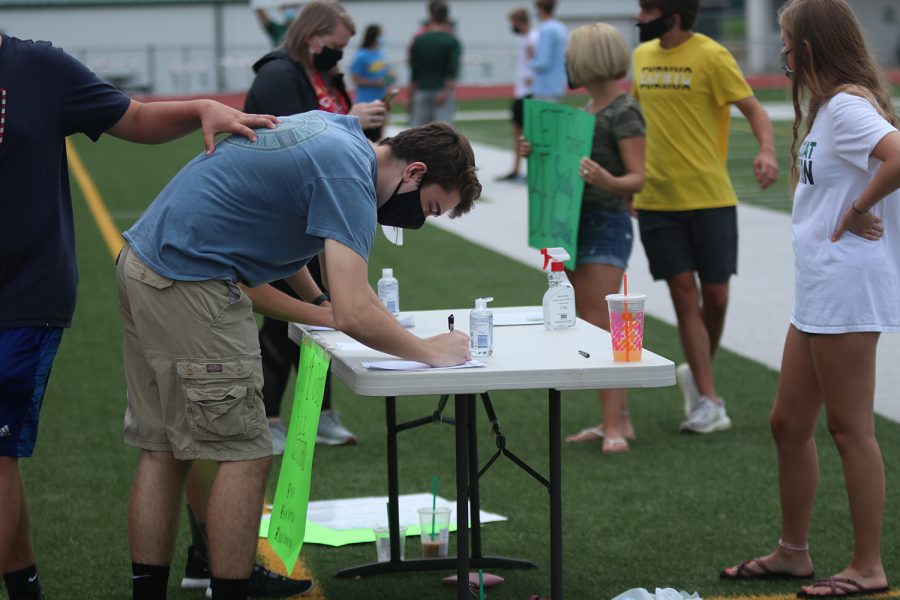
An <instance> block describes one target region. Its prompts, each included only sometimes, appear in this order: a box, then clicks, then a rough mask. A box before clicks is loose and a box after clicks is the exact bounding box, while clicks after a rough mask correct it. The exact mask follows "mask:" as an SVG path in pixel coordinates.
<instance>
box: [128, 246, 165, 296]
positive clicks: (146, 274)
mask: <svg viewBox="0 0 900 600" xmlns="http://www.w3.org/2000/svg"><path fill="white" fill-rule="evenodd" d="M125 274H126V275H127V276H128V277H130V278H131V279H134V280H136V281H140V282H141V283H146V284H147V285H149V286H152V287H155V288H156V289H158V290H164V289H166V288H167V287H171V286H172V284H174V283H175V281H174V280H172V279H169V278H168V277H166V276H164V275H160V274H159V273H157V272H156V271H154V270H153V269H151V268H150V267H148V266H147V265H145V264H144V263H143V261H141V259H140V258H138V257H137V255H136V254H135V253H134V250H129V252H128V256H126V257H125Z"/></svg>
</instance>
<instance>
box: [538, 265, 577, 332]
mask: <svg viewBox="0 0 900 600" xmlns="http://www.w3.org/2000/svg"><path fill="white" fill-rule="evenodd" d="M541 254H543V255H544V270H547V267H548V266H549V267H550V273H549V274H548V275H547V283H548V288H547V291H546V292H545V293H544V329H548V330H558V329H568V328H570V327H574V326H575V288H573V287H572V284H571V283H569V278H568V277H566V271H565V267H564V266H563V263H564V262H565V261H567V260H569V253H568V252H566V251H565V250H564V249H563V248H544V249H543V250H541Z"/></svg>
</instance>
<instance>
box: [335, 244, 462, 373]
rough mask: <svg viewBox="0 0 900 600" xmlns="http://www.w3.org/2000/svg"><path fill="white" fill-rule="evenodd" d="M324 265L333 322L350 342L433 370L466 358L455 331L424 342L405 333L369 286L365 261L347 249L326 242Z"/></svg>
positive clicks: (343, 246) (460, 336) (460, 339)
mask: <svg viewBox="0 0 900 600" xmlns="http://www.w3.org/2000/svg"><path fill="white" fill-rule="evenodd" d="M325 264H326V265H327V268H328V272H329V273H331V274H332V277H331V278H330V280H329V282H328V285H329V289H330V290H331V298H332V300H331V302H332V310H333V314H334V321H335V323H336V324H337V328H338V329H340V330H341V331H343V332H344V333H346V334H347V335H349V336H350V337H352V338H353V339H355V340H359V341H360V342H362V343H363V344H365V345H367V346H369V347H370V348H375V349H376V350H380V351H381V352H385V353H387V354H392V355H394V356H399V357H400V358H404V359H407V360H416V361H419V362H423V363H427V364H429V365H432V366H435V367H437V366H451V365H458V364H461V363H463V362H465V361H466V360H467V359H468V358H469V356H470V355H469V338H468V336H467V335H465V334H463V333H461V332H459V331H455V332H452V333H445V334H441V335H436V336H434V337H432V338H428V339H420V338H418V337H416V336H414V335H413V334H411V333H410V332H408V331H406V329H404V328H403V326H401V325H400V323H398V322H397V319H395V318H394V316H393V315H391V313H389V312H388V311H387V309H386V308H385V307H384V306H383V305H382V304H381V302H380V301H379V300H378V296H376V295H375V292H374V291H372V288H371V286H369V280H368V264H366V261H365V260H364V259H363V258H362V257H361V256H360V255H359V254H357V253H356V252H354V251H353V250H351V249H350V248H348V247H347V246H345V245H343V244H341V243H340V242H337V241H335V240H330V239H326V240H325ZM335 274H337V275H335Z"/></svg>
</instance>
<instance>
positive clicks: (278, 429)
mask: <svg viewBox="0 0 900 600" xmlns="http://www.w3.org/2000/svg"><path fill="white" fill-rule="evenodd" d="M269 435H271V436H272V454H273V455H275V456H278V455H279V454H284V445H285V444H286V443H287V428H286V427H285V426H284V423H282V422H281V419H279V420H277V421H269Z"/></svg>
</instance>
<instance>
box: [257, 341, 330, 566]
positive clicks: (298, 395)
mask: <svg viewBox="0 0 900 600" xmlns="http://www.w3.org/2000/svg"><path fill="white" fill-rule="evenodd" d="M330 361H331V357H330V356H329V355H328V353H327V352H325V350H324V349H323V348H322V347H321V346H319V345H318V344H316V343H315V342H313V341H312V340H311V339H310V338H309V337H308V336H303V342H302V343H301V345H300V366H299V367H298V369H297V386H296V388H294V406H293V409H292V410H291V422H290V424H289V425H288V433H287V442H286V443H285V446H284V458H283V459H282V461H281V472H280V473H279V474H278V487H277V488H276V490H275V502H274V503H273V505H272V517H271V521H270V523H269V535H268V539H269V543H270V544H271V545H272V549H273V550H274V551H275V554H277V555H278V557H279V558H280V559H281V561H282V562H283V563H284V566H285V567H286V568H287V572H288V573H290V572H291V571H292V570H293V569H294V563H296V562H297V557H298V556H300V548H301V547H302V546H303V536H304V535H305V533H306V509H307V507H308V505H309V483H310V478H311V477H312V463H313V450H315V448H316V430H317V429H318V427H319V412H320V411H321V409H322V394H323V392H324V391H325V375H326V374H327V372H328V363H329V362H330Z"/></svg>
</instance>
